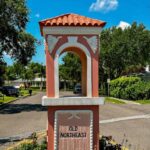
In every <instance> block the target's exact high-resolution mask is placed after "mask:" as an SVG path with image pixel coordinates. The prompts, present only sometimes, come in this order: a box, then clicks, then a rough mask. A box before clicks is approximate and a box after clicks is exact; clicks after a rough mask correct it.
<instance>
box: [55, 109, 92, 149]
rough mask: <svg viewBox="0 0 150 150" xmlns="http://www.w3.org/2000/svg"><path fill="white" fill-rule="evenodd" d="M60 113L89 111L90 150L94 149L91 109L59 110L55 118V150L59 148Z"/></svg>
mask: <svg viewBox="0 0 150 150" xmlns="http://www.w3.org/2000/svg"><path fill="white" fill-rule="evenodd" d="M59 113H71V114H73V113H78V114H79V113H89V114H90V150H93V112H92V111H91V110H57V111H55V118H54V150H58V142H57V140H58V133H57V129H58V123H57V122H58V114H59Z"/></svg>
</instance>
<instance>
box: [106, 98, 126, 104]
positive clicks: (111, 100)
mask: <svg viewBox="0 0 150 150" xmlns="http://www.w3.org/2000/svg"><path fill="white" fill-rule="evenodd" d="M105 102H109V103H113V104H125V102H123V101H121V100H119V99H116V98H115V99H114V98H111V97H106V98H105Z"/></svg>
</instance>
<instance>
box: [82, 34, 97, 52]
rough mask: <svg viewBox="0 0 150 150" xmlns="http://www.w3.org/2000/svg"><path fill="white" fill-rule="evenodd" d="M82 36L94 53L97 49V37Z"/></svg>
mask: <svg viewBox="0 0 150 150" xmlns="http://www.w3.org/2000/svg"><path fill="white" fill-rule="evenodd" d="M83 38H84V39H86V41H87V43H88V44H89V45H90V47H91V49H92V51H93V52H94V53H95V52H96V51H97V45H98V40H97V37H96V36H92V37H90V38H87V37H86V36H83Z"/></svg>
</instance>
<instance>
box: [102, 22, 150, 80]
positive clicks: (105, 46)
mask: <svg viewBox="0 0 150 150" xmlns="http://www.w3.org/2000/svg"><path fill="white" fill-rule="evenodd" d="M149 62H150V31H148V30H146V29H145V27H144V25H143V24H140V25H137V24H136V23H133V24H132V25H131V27H128V28H126V29H125V30H122V29H121V28H116V27H112V28H109V29H106V30H104V31H103V32H102V34H101V53H100V65H101V66H100V70H101V71H102V73H103V76H105V77H106V76H107V77H106V78H110V79H114V78H117V77H119V76H120V75H121V74H122V72H123V71H124V70H125V69H126V68H127V67H129V66H138V65H142V66H144V65H146V64H147V63H149ZM103 76H100V77H103ZM106 78H105V79H106ZM100 80H102V79H100ZM105 81H106V80H105Z"/></svg>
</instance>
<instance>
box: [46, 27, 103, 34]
mask: <svg viewBox="0 0 150 150" xmlns="http://www.w3.org/2000/svg"><path fill="white" fill-rule="evenodd" d="M101 31H102V28H101V27H43V36H45V35H48V34H55V35H57V34H58V35H61V34H62V35H72V34H74V35H99V34H100V33H101Z"/></svg>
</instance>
